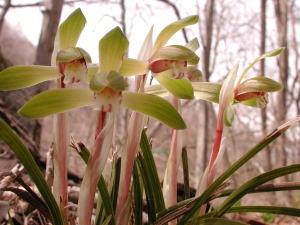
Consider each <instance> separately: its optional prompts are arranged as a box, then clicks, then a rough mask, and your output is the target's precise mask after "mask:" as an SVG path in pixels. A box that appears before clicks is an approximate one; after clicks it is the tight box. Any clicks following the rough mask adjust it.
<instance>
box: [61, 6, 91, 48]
mask: <svg viewBox="0 0 300 225" xmlns="http://www.w3.org/2000/svg"><path fill="white" fill-rule="evenodd" d="M85 24H86V19H85V17H84V15H83V13H82V11H81V10H80V9H76V10H75V11H74V12H73V13H72V14H71V15H70V16H69V17H68V18H67V19H66V20H65V21H64V22H63V23H62V24H61V25H60V27H59V43H60V49H65V48H71V47H75V46H76V44H77V41H78V39H79V36H80V34H81V32H82V30H83V28H84V26H85Z"/></svg>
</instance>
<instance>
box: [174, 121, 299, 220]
mask: <svg viewBox="0 0 300 225" xmlns="http://www.w3.org/2000/svg"><path fill="white" fill-rule="evenodd" d="M299 121H300V116H298V117H296V118H295V119H294V120H290V121H288V122H286V123H284V124H283V125H281V126H280V127H278V128H277V129H275V130H274V131H273V132H271V133H270V134H269V135H267V136H266V137H265V138H264V139H263V140H262V141H261V142H259V143H258V144H257V145H255V146H254V147H253V148H251V149H250V150H249V151H248V152H247V153H246V154H245V155H243V156H242V157H241V158H240V159H239V160H237V161H236V162H235V163H233V164H232V165H231V166H230V167H229V168H228V169H227V170H225V171H224V172H223V173H222V174H221V175H220V176H219V177H218V178H217V179H216V180H215V181H214V182H213V183H212V184H211V185H210V186H209V187H208V188H207V189H206V190H205V191H204V192H203V193H202V195H201V196H200V197H199V198H198V199H197V200H196V201H195V204H194V205H193V207H192V208H191V209H190V210H189V212H187V213H186V214H185V215H184V216H183V218H182V219H181V220H180V221H179V223H178V225H185V224H186V222H187V221H188V220H189V219H190V218H191V217H192V216H194V215H195V213H196V212H198V211H199V209H200V207H201V206H202V205H203V204H204V203H205V202H206V201H207V200H208V199H209V198H210V196H211V195H212V194H213V193H214V192H215V191H216V190H217V189H218V187H219V186H220V185H221V184H222V183H223V182H224V181H225V180H226V179H227V178H229V177H230V176H231V175H232V174H233V173H234V172H235V171H237V170H238V169H239V168H240V167H242V166H243V165H244V164H245V163H246V162H248V161H249V160H250V159H251V158H253V157H254V156H255V155H256V154H257V153H258V152H260V151H261V150H262V149H264V148H265V147H266V146H268V145H269V144H270V143H271V142H273V141H274V140H276V139H277V138H278V137H279V136H280V135H281V134H283V133H284V132H285V131H286V130H287V129H288V128H289V127H290V126H291V125H293V124H294V123H296V122H299Z"/></svg>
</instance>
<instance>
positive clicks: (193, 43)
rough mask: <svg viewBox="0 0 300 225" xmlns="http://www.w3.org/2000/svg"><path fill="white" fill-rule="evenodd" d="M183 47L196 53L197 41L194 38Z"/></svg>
mask: <svg viewBox="0 0 300 225" xmlns="http://www.w3.org/2000/svg"><path fill="white" fill-rule="evenodd" d="M185 47H187V48H189V49H191V50H192V51H196V50H197V49H198V48H199V47H200V45H199V41H198V39H197V38H194V39H193V40H191V41H189V42H188V43H187V44H186V45H185Z"/></svg>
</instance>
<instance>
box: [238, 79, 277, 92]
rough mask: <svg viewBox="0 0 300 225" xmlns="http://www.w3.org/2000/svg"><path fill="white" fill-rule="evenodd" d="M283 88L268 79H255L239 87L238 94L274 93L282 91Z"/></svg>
mask: <svg viewBox="0 0 300 225" xmlns="http://www.w3.org/2000/svg"><path fill="white" fill-rule="evenodd" d="M282 88H283V86H282V85H281V84H280V83H278V82H276V81H274V80H272V79H270V78H267V77H253V78H250V79H248V80H245V81H243V82H242V83H240V84H239V85H238V86H237V91H238V94H243V93H248V92H256V91H259V92H274V91H280V90H281V89H282Z"/></svg>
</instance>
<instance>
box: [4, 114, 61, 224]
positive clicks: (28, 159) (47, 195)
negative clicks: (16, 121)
mask: <svg viewBox="0 0 300 225" xmlns="http://www.w3.org/2000/svg"><path fill="white" fill-rule="evenodd" d="M0 139H2V140H3V141H4V142H5V143H6V144H7V145H8V146H9V147H10V149H11V150H12V151H13V152H14V153H15V155H16V157H17V158H18V160H19V161H20V162H21V163H22V165H23V166H24V168H25V169H26V171H27V173H28V175H29V176H30V178H31V179H32V181H33V182H34V183H35V185H36V186H37V188H38V190H39V192H40V193H41V195H42V197H43V199H44V201H45V203H46V205H47V207H48V208H49V210H50V213H51V216H52V220H53V223H54V224H55V225H63V220H62V217H61V214H60V210H59V207H58V205H57V203H56V201H55V199H54V196H53V195H52V193H51V190H50V188H49V187H48V185H47V182H46V180H45V178H44V175H43V174H42V172H41V170H40V169H39V167H38V165H37V164H36V162H35V161H34V159H33V157H32V155H31V153H30V151H29V150H28V149H27V148H26V147H25V145H24V144H23V142H22V141H21V140H20V139H19V137H18V136H17V135H16V133H15V132H14V131H13V130H12V129H11V128H10V127H9V126H8V124H6V123H5V122H4V121H3V120H1V119H0Z"/></svg>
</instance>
